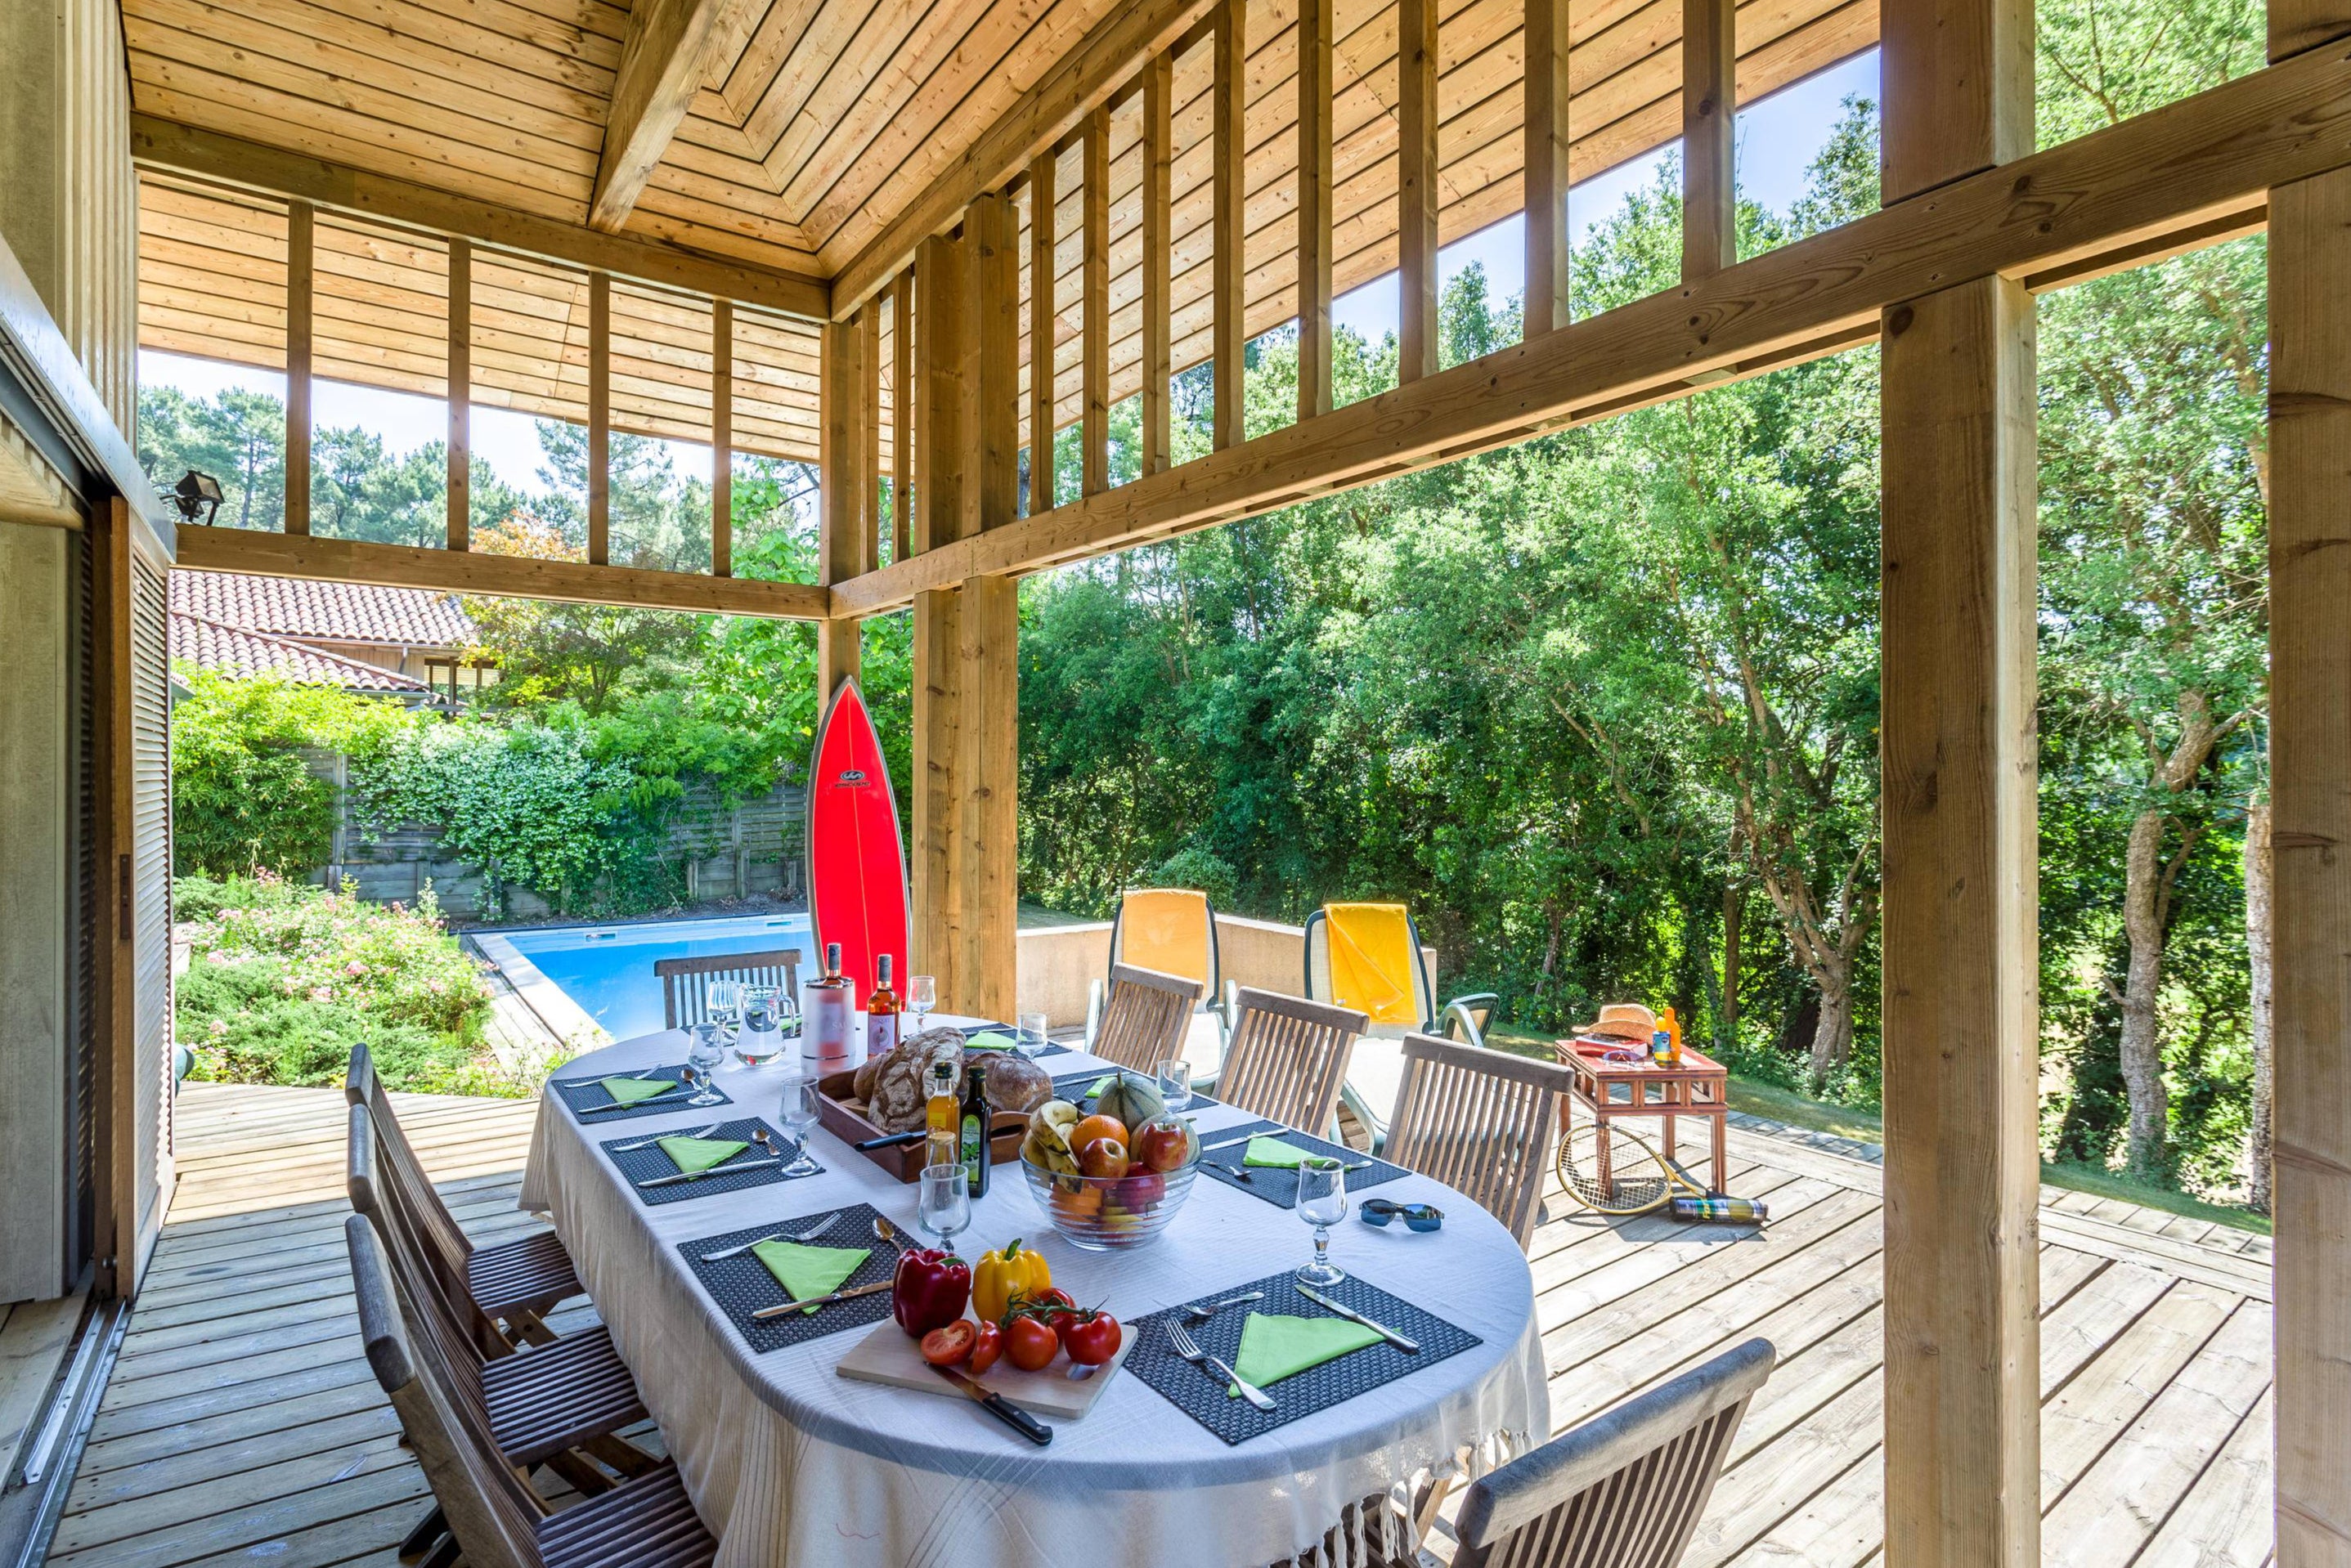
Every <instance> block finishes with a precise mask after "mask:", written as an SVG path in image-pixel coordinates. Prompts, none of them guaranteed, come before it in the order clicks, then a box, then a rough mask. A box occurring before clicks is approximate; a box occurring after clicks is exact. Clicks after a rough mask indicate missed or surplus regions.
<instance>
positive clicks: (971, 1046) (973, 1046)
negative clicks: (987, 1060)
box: [963, 1033, 1019, 1051]
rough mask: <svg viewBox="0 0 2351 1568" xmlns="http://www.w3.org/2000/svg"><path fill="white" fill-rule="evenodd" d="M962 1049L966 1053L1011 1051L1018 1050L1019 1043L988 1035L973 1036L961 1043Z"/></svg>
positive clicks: (1000, 1036)
mask: <svg viewBox="0 0 2351 1568" xmlns="http://www.w3.org/2000/svg"><path fill="white" fill-rule="evenodd" d="M963 1048H964V1049H965V1050H967V1051H1011V1050H1016V1049H1018V1048H1019V1042H1018V1041H1015V1040H1012V1039H1010V1038H1008V1036H1006V1035H1002V1034H997V1033H987V1034H975V1035H973V1036H972V1037H971V1038H970V1039H968V1040H966V1041H965V1042H964V1043H963Z"/></svg>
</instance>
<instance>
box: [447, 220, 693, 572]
mask: <svg viewBox="0 0 2351 1568" xmlns="http://www.w3.org/2000/svg"><path fill="white" fill-rule="evenodd" d="M719 308H721V309H724V308H726V307H725V306H723V305H722V306H720V307H719ZM446 320H447V325H448V342H449V348H448V359H447V365H448V369H447V374H446V375H445V377H444V396H445V398H446V400H447V402H448V405H449V445H448V464H449V480H448V486H449V495H448V501H449V510H448V523H447V537H448V545H449V548H450V549H452V550H466V549H470V548H472V547H473V527H474V459H473V424H474V421H473V409H474V247H473V245H472V244H469V243H468V242H466V241H465V240H464V239H462V238H460V239H453V240H451V241H450V242H449V306H448V310H447V313H446Z"/></svg>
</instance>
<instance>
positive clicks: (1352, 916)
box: [1322, 904, 1427, 1028]
mask: <svg viewBox="0 0 2351 1568" xmlns="http://www.w3.org/2000/svg"><path fill="white" fill-rule="evenodd" d="M1322 913H1323V914H1324V916H1325V917H1326V918H1327V919H1326V921H1325V928H1324V929H1327V930H1328V931H1329V932H1330V934H1331V1000H1332V1001H1333V1002H1337V1003H1339V1004H1340V1005H1341V1006H1342V1007H1353V1008H1356V1009H1359V1010H1360V1011H1362V1012H1366V1013H1369V1014H1370V1015H1371V1020H1372V1022H1373V1023H1402V1024H1405V1025H1408V1026H1411V1027H1415V1028H1416V1027H1418V1026H1419V1025H1420V1024H1422V1023H1426V1022H1427V1021H1426V1019H1424V1018H1422V1017H1421V1015H1420V998H1419V995H1418V991H1417V988H1416V986H1415V985H1414V983H1413V981H1414V977H1415V976H1416V974H1418V972H1419V967H1418V966H1419V964H1420V954H1419V953H1418V952H1416V951H1415V950H1414V949H1413V945H1412V920H1411V919H1410V918H1409V917H1408V916H1407V915H1406V914H1405V908H1404V906H1403V905H1402V904H1325V905H1323V906H1322Z"/></svg>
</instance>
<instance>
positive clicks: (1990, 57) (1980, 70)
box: [1877, 0, 2032, 205]
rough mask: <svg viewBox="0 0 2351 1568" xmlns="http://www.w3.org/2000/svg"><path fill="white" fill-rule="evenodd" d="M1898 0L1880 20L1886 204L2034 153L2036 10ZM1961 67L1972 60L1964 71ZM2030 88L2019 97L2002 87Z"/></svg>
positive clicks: (2003, 2) (1993, 0)
mask: <svg viewBox="0 0 2351 1568" xmlns="http://www.w3.org/2000/svg"><path fill="white" fill-rule="evenodd" d="M1902 3H1903V4H1905V5H1908V6H1909V7H1910V8H1911V11H1912V12H1913V13H1914V14H1915V15H1916V16H1917V20H1916V21H1915V22H1913V23H1911V24H1909V25H1907V26H1896V25H1895V22H1894V19H1893V18H1894V15H1895V10H1896V0H1886V3H1885V4H1884V5H1881V6H1880V9H1879V14H1878V33H1879V37H1878V56H1877V60H1878V65H1877V69H1878V78H1879V84H1880V90H1879V95H1878V97H1879V101H1880V102H1881V103H1883V104H1884V105H1885V106H1886V112H1885V116H1884V122H1883V123H1884V129H1883V130H1882V131H1881V132H1880V134H1879V142H1880V149H1881V151H1880V179H1879V182H1880V186H1881V189H1882V191H1883V193H1884V197H1885V200H1886V203H1887V204H1888V205H1891V204H1892V203H1894V202H1899V201H1901V200H1903V199H1904V198H1905V197H1907V196H1914V195H1917V193H1918V192H1922V191H1929V190H1932V189H1934V188H1935V187H1936V186H1938V185H1944V184H1948V183H1949V182H1951V181H1954V180H1959V179H1964V178H1966V177H1967V176H1968V175H1970V174H1975V173H1979V172H1980V171H1983V170H1986V169H1990V168H1991V167H1993V166H1994V165H1996V164H2001V163H2006V162H2009V161H2011V160H2014V159H2018V158H2022V157H2023V156H2024V155H2025V154H2027V153H2029V152H2031V151H2032V88H2031V84H2032V6H2031V5H2026V4H2023V3H2022V0H1902ZM1959 62H1965V64H1964V66H1962V65H1961V64H1959ZM2009 81H2019V82H2022V83H2024V84H2026V87H2025V91H2024V93H2023V95H2022V98H2021V99H2020V97H2019V96H2018V95H2017V94H2016V93H2014V92H2012V91H2009V90H2006V89H2004V88H2003V89H2000V90H1993V88H1992V84H1994V83H1996V82H2009Z"/></svg>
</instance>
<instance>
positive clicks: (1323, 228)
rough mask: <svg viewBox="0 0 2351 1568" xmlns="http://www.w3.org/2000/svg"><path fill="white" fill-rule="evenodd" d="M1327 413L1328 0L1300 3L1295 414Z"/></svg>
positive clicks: (1306, 416)
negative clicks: (1296, 403)
mask: <svg viewBox="0 0 2351 1568" xmlns="http://www.w3.org/2000/svg"><path fill="white" fill-rule="evenodd" d="M1330 411H1331V0H1299V5H1298V417H1299V418H1300V419H1301V420H1311V419H1312V418H1314V417H1315V416H1316V415H1318V414H1327V413H1329V412H1330Z"/></svg>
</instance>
